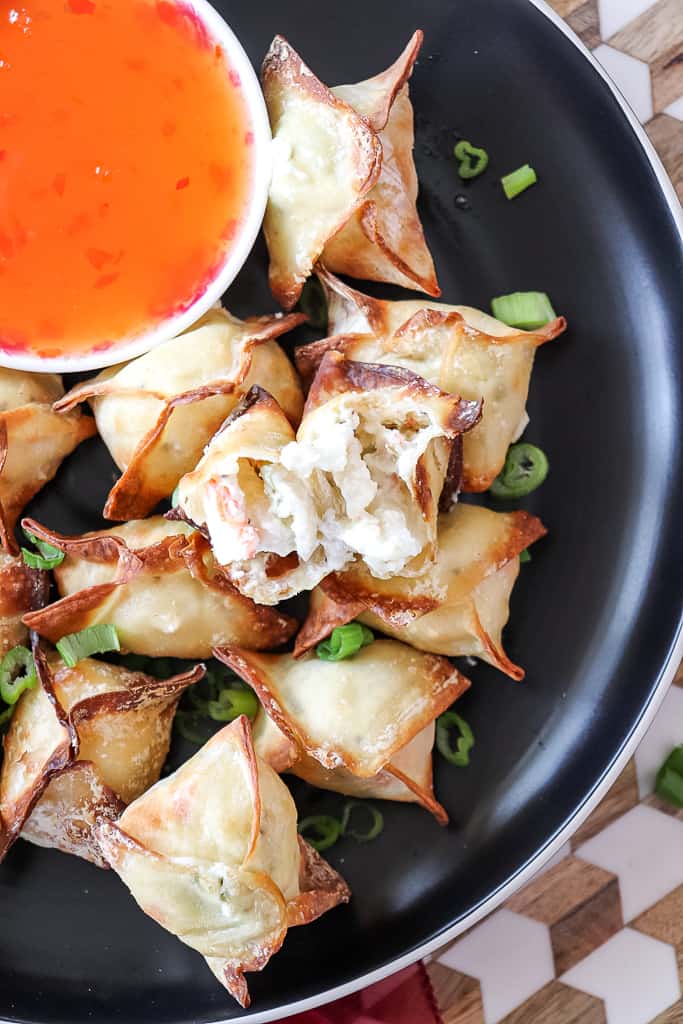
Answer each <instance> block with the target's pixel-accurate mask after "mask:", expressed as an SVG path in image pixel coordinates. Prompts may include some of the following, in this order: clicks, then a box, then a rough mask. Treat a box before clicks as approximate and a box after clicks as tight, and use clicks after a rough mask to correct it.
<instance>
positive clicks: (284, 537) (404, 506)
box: [171, 352, 481, 605]
mask: <svg viewBox="0 0 683 1024" xmlns="http://www.w3.org/2000/svg"><path fill="white" fill-rule="evenodd" d="M480 415H481V404H480V403H479V402H476V401H464V400H461V399H460V398H459V397H458V396H457V395H453V394H446V393H445V392H443V391H441V390H439V388H437V387H435V386H434V385H431V384H429V383H428V382H427V381H425V380H423V379H422V378H421V377H418V376H416V375H415V374H413V373H410V372H409V371H407V370H404V369H402V368H399V367H390V366H377V365H369V364H364V363H358V362H351V361H350V360H346V359H344V358H343V357H341V356H340V355H339V354H338V353H334V352H332V353H329V354H328V355H327V356H326V357H325V358H324V359H323V361H322V363H321V365H320V369H319V371H318V373H317V375H316V378H315V381H314V384H313V386H312V387H311V390H310V392H309V396H308V400H307V402H306V406H305V409H304V417H303V419H302V421H301V424H300V426H299V429H298V431H297V433H296V435H295V434H294V431H293V430H292V427H291V425H290V424H289V422H288V421H287V419H286V417H285V416H284V414H283V413H282V410H281V409H280V408H279V406H278V405H277V403H276V402H275V401H274V399H273V398H272V397H271V396H270V395H268V394H267V393H266V392H264V391H262V390H261V389H253V390H252V391H251V392H250V394H249V395H248V396H247V398H246V399H245V401H244V402H243V403H242V405H241V406H239V407H238V408H237V409H236V410H235V412H234V413H233V415H232V416H231V417H230V418H229V419H228V420H227V421H226V423H225V424H224V425H223V427H222V428H221V430H220V431H219V432H218V433H217V434H216V435H215V437H214V438H213V439H212V441H211V443H210V444H209V445H208V447H207V449H206V451H205V454H204V456H203V458H202V459H201V461H200V462H199V464H198V465H197V468H196V469H195V470H194V472H192V473H189V474H188V475H187V476H185V477H183V479H182V480H181V481H180V484H179V487H178V507H177V509H176V510H175V511H174V513H171V516H172V517H176V516H182V517H184V518H185V519H187V521H188V522H190V523H192V524H193V525H194V526H195V527H197V529H199V530H200V531H202V532H203V533H204V534H205V535H206V536H207V537H209V538H210V541H211V544H212V548H213V552H214V555H215V557H216V560H217V561H218V562H219V564H220V565H221V566H224V567H225V571H226V573H227V574H228V575H229V577H230V579H231V580H232V581H233V583H234V584H235V586H236V587H237V588H238V589H239V590H240V591H241V592H242V593H244V594H246V595H248V596H249V597H252V598H253V599H254V600H257V601H260V602H262V603H263V604H267V605H272V604H276V603H277V602H278V601H281V600H283V599H284V598H287V597H292V596H293V595H295V594H297V593H299V592H301V591H302V590H309V589H311V588H312V587H314V586H315V585H316V584H317V583H319V582H320V580H321V579H323V578H324V577H325V576H326V575H328V574H329V573H330V572H334V571H338V570H341V569H342V568H344V567H345V566H346V565H347V564H348V563H349V562H350V561H351V560H352V559H353V558H354V557H356V555H358V556H360V557H361V558H362V559H364V560H365V562H366V563H367V565H368V568H369V569H370V571H371V572H372V573H373V574H374V575H376V576H379V577H381V578H387V577H390V576H392V575H395V574H396V573H403V574H404V575H412V574H415V573H419V572H421V571H423V570H424V567H425V565H427V564H430V563H431V562H433V560H434V556H435V550H436V520H437V513H438V507H439V502H440V500H441V499H442V497H443V491H444V487H445V486H447V487H448V488H452V487H453V486H455V485H456V481H454V480H453V479H452V478H451V476H450V474H449V469H450V468H451V455H452V452H453V445H454V442H455V441H456V440H457V439H458V438H459V436H460V435H461V433H462V432H463V431H466V430H469V429H471V428H472V427H473V426H474V425H475V424H476V423H477V421H478V420H479V417H480Z"/></svg>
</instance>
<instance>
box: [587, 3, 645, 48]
mask: <svg viewBox="0 0 683 1024" xmlns="http://www.w3.org/2000/svg"><path fill="white" fill-rule="evenodd" d="M655 2H656V0H598V12H599V15H600V34H601V35H602V38H603V39H609V38H610V36H613V35H614V33H615V32H618V31H619V30H620V29H622V28H623V27H624V25H628V23H629V21H633V20H634V18H638V17H640V15H641V14H643V12H644V11H647V10H649V8H650V7H654V5H655Z"/></svg>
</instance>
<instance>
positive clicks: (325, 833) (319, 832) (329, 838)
mask: <svg viewBox="0 0 683 1024" xmlns="http://www.w3.org/2000/svg"><path fill="white" fill-rule="evenodd" d="M359 813H362V814H369V815H370V819H371V820H370V825H369V828H367V829H366V831H365V832H360V831H358V829H355V828H349V824H350V822H351V816H352V815H353V814H356V815H358V814H359ZM383 829H384V816H383V814H382V812H381V811H378V810H377V808H376V807H374V806H373V805H372V804H368V803H366V802H365V801H363V800H347V802H346V803H345V804H344V807H343V808H342V813H341V817H340V818H335V817H334V815H332V814H314V815H311V817H309V818H304V819H303V820H302V821H300V822H299V833H300V835H302V836H303V838H304V839H305V840H306V842H307V843H310V845H311V846H313V847H314V848H315V849H316V850H318V851H319V852H320V851H322V850H328V849H329V848H330V846H334V844H335V843H336V842H337V840H338V839H340V838H341V837H342V836H351V838H352V839H355V840H356V842H357V843H369V842H370V841H371V840H372V839H376V838H377V836H378V835H380V833H381V832H382V830H383ZM306 833H308V835H307V834H306ZM310 833H313V835H311V834H310Z"/></svg>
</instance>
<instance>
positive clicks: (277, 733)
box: [218, 652, 449, 825]
mask: <svg viewBox="0 0 683 1024" xmlns="http://www.w3.org/2000/svg"><path fill="white" fill-rule="evenodd" d="M218 656H220V652H218ZM253 732H254V746H255V748H256V753H257V754H258V756H259V757H260V758H263V760H264V761H265V762H267V764H269V765H270V767H271V768H272V769H273V770H274V771H276V772H280V773H282V772H286V771H289V772H291V773H292V774H293V775H297V776H298V777H299V778H302V779H304V781H306V782H309V783H310V784H311V785H315V786H317V788H318V790H331V791H332V792H333V793H342V794H344V796H346V797H357V798H360V799H375V800H391V801H397V802H398V803H411V804H420V805H421V806H422V807H424V808H425V809H426V810H428V811H429V812H430V813H431V814H433V815H434V817H435V818H436V820H437V821H438V822H439V824H443V825H445V824H447V823H449V816H447V814H446V812H445V810H444V809H443V807H441V805H440V804H439V803H438V801H437V800H436V798H435V797H434V787H433V782H432V748H433V746H434V732H435V726H434V723H433V722H431V723H430V724H429V725H427V726H425V728H424V729H422V730H421V731H420V732H419V733H418V734H417V736H415V737H414V738H413V739H411V740H410V742H408V743H407V744H405V746H402V748H401V749H400V750H399V751H397V752H396V753H395V754H394V755H393V756H392V758H391V761H390V763H388V764H387V765H385V766H384V768H382V769H381V770H380V771H378V772H377V774H375V775H371V776H370V777H369V778H360V777H358V776H357V775H354V774H352V773H351V772H350V771H348V769H346V768H344V767H338V768H326V767H324V766H323V765H322V764H321V763H319V761H316V760H315V758H313V757H311V756H310V755H308V754H307V753H306V751H305V750H303V748H300V746H299V745H298V744H297V743H296V742H295V741H294V740H293V739H292V738H291V737H290V736H288V735H286V734H285V733H284V732H283V731H282V729H281V728H280V727H279V726H278V725H276V724H275V722H274V721H273V719H271V718H270V717H269V716H268V715H267V714H266V712H265V710H264V709H263V708H260V709H259V712H258V715H257V716H256V719H255V720H254V725H253Z"/></svg>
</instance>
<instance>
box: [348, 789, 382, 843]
mask: <svg viewBox="0 0 683 1024" xmlns="http://www.w3.org/2000/svg"><path fill="white" fill-rule="evenodd" d="M357 809H358V810H360V811H365V812H367V813H368V814H369V815H370V817H371V818H372V821H371V823H370V828H369V829H368V830H367V832H357V831H356V830H355V829H352V828H349V822H350V820H351V815H352V814H353V813H354V811H356V810H357ZM383 829H384V815H383V814H382V812H381V811H378V810H377V808H376V807H375V806H374V805H373V804H368V803H365V802H364V801H363V800H347V802H346V803H345V804H344V810H343V811H342V816H341V832H342V835H349V836H351V837H352V838H353V839H355V840H356V842H358V843H369V842H370V840H372V839H376V838H377V836H378V835H380V834H381V832H382V831H383Z"/></svg>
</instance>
